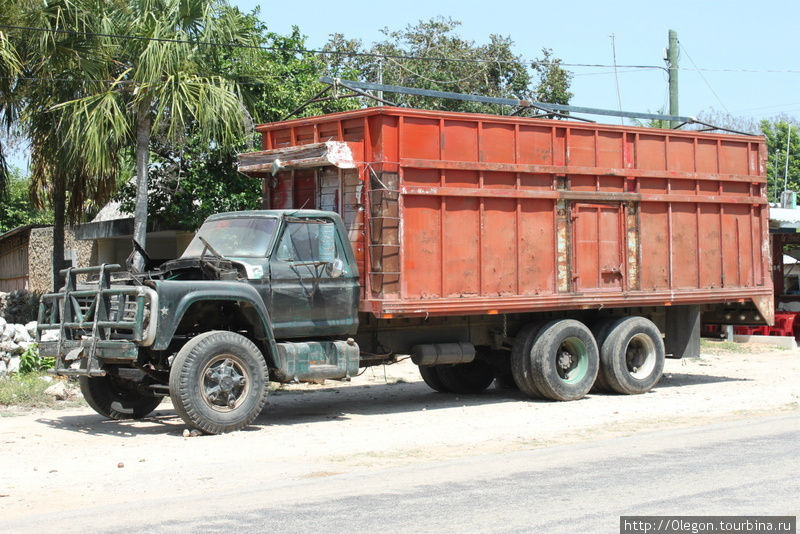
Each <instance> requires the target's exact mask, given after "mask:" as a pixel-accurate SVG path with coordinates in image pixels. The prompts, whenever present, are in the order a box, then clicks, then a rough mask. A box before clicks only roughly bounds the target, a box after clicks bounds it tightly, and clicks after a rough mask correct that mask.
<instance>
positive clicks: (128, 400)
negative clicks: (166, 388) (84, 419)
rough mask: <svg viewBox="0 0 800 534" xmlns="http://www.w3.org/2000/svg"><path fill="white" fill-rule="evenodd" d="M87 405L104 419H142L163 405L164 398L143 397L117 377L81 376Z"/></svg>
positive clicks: (80, 379) (80, 381) (81, 385)
mask: <svg viewBox="0 0 800 534" xmlns="http://www.w3.org/2000/svg"><path fill="white" fill-rule="evenodd" d="M78 383H79V384H80V387H81V393H82V394H83V398H84V400H86V404H88V405H89V406H91V408H92V409H93V410H94V411H96V412H97V413H99V414H100V415H102V416H104V417H108V418H109V419H115V420H117V421H120V420H123V419H142V418H143V417H147V416H148V415H150V413H151V412H152V411H153V410H155V409H156V407H157V406H158V405H159V404H161V400H162V399H163V397H153V396H150V395H142V394H141V393H139V392H138V391H136V390H135V388H134V387H133V386H130V387H127V384H125V383H124V382H123V381H122V380H120V379H119V378H117V377H114V376H110V375H106V376H96V377H94V376H93V377H89V376H81V377H79V378H78Z"/></svg>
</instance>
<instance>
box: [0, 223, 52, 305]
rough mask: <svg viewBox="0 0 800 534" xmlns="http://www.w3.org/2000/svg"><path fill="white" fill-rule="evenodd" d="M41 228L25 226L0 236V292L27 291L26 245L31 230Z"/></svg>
mask: <svg viewBox="0 0 800 534" xmlns="http://www.w3.org/2000/svg"><path fill="white" fill-rule="evenodd" d="M42 226H44V225H41V224H38V225H37V224H26V225H25V226H18V227H16V228H13V229H11V230H9V231H8V232H6V233H4V234H2V235H0V292H3V293H8V292H9V291H14V290H16V289H28V286H29V273H30V268H29V266H28V245H29V243H30V239H31V230H33V229H34V228H41V227H42Z"/></svg>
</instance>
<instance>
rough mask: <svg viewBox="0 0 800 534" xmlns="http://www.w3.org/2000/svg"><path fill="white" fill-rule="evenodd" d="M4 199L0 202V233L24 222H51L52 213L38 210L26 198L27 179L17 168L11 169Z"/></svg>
mask: <svg viewBox="0 0 800 534" xmlns="http://www.w3.org/2000/svg"><path fill="white" fill-rule="evenodd" d="M9 178H10V179H9V180H8V194H7V197H6V200H5V201H3V202H0V234H2V233H3V232H7V231H9V230H11V229H13V228H16V227H17V226H23V225H25V224H52V223H53V213H52V212H50V211H39V210H37V209H35V208H34V207H33V205H32V204H31V202H30V199H29V198H28V180H27V179H25V178H23V177H22V176H21V173H20V171H19V170H18V169H14V168H12V169H11V172H10V173H9Z"/></svg>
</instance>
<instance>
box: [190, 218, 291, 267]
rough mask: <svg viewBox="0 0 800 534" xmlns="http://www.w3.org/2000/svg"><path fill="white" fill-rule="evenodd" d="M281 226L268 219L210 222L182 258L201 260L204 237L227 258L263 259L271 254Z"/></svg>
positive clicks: (198, 232) (195, 237) (275, 221)
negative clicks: (278, 226)
mask: <svg viewBox="0 0 800 534" xmlns="http://www.w3.org/2000/svg"><path fill="white" fill-rule="evenodd" d="M277 224H278V221H277V219H274V218H267V217H254V218H252V219H244V218H231V219H216V220H213V221H206V222H205V223H203V226H201V227H200V230H198V231H197V234H196V235H195V236H194V239H192V242H191V243H189V246H188V247H186V251H185V252H184V253H183V255H182V256H181V257H182V258H193V257H198V256H200V254H202V252H203V249H204V248H205V245H204V244H203V242H202V241H201V240H200V237H203V238H204V239H205V240H206V241H208V243H209V244H210V245H211V246H212V247H214V249H215V250H217V251H218V252H219V253H220V254H222V255H223V256H225V257H229V258H236V257H239V258H241V257H250V258H254V257H258V258H263V257H264V256H266V254H267V247H268V246H269V244H270V242H271V240H272V235H273V234H274V233H275V227H276V226H277ZM207 254H208V252H207Z"/></svg>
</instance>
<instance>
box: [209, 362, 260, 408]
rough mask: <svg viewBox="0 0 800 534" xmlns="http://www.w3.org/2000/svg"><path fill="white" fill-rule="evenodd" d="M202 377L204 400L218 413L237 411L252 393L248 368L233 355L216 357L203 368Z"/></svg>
mask: <svg viewBox="0 0 800 534" xmlns="http://www.w3.org/2000/svg"><path fill="white" fill-rule="evenodd" d="M201 376H202V377H203V386H202V388H201V392H202V395H203V400H204V401H205V403H206V404H207V405H208V406H209V407H210V408H211V409H213V410H216V411H218V412H230V411H233V410H235V409H236V408H238V407H239V406H241V404H242V403H243V402H244V401H245V399H246V398H247V394H248V393H249V392H250V380H248V378H249V376H248V372H247V366H246V365H245V364H244V362H243V361H242V360H241V359H240V358H239V357H237V356H234V355H233V354H219V355H217V356H214V357H213V358H212V359H211V360H210V361H209V362H208V363H207V364H206V366H205V367H204V368H203V374H202V375H201Z"/></svg>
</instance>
